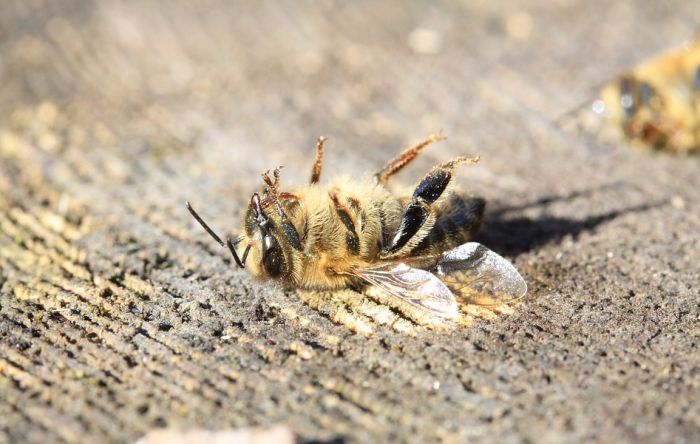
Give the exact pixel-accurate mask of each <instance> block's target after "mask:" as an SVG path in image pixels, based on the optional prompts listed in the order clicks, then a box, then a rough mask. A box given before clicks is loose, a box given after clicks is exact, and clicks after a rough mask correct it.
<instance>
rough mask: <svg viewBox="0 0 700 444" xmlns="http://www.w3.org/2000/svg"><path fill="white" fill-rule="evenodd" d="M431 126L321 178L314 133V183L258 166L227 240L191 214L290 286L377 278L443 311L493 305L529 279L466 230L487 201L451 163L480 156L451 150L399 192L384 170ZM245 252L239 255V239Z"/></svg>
mask: <svg viewBox="0 0 700 444" xmlns="http://www.w3.org/2000/svg"><path fill="white" fill-rule="evenodd" d="M443 138H444V137H443V136H442V135H441V134H438V135H433V136H431V137H429V138H428V139H426V140H424V141H423V142H421V143H419V144H418V145H416V146H414V147H412V148H409V149H407V150H405V151H403V152H401V153H400V154H399V155H398V156H396V157H395V158H394V159H393V160H391V161H390V162H389V163H388V164H387V165H386V166H385V167H384V168H383V169H382V170H381V171H379V172H378V173H377V174H375V175H374V177H373V179H370V180H366V181H363V182H354V181H351V180H348V179H339V180H336V181H334V182H332V183H331V184H329V185H326V186H322V185H319V183H318V182H319V178H320V175H321V167H322V163H323V146H324V142H325V139H324V138H320V139H319V140H318V143H317V148H316V160H315V162H314V165H313V170H312V173H311V180H310V184H309V185H307V186H303V187H300V188H297V189H295V190H293V191H290V192H283V191H281V190H280V169H279V168H277V169H275V170H274V172H273V174H272V177H271V176H270V174H269V172H267V173H264V174H263V181H264V183H265V188H264V191H263V193H262V195H260V194H258V193H255V194H253V196H252V198H251V200H250V205H249V206H248V209H247V212H246V214H245V217H244V219H243V227H242V230H241V234H240V235H239V236H238V237H236V238H235V239H234V240H231V239H229V240H227V242H226V243H224V242H223V241H222V240H221V238H220V237H219V236H218V235H217V234H216V233H214V231H212V229H211V228H209V226H208V225H207V224H206V223H205V222H204V221H203V220H202V218H201V217H200V216H199V215H198V214H197V213H196V212H195V211H194V209H193V208H192V207H191V206H190V204H189V202H188V203H187V208H188V210H189V211H190V213H191V214H192V216H193V217H194V218H195V219H196V220H197V222H199V223H200V225H202V227H204V229H205V230H206V231H207V232H208V233H209V234H210V235H211V237H213V238H214V240H216V241H217V242H218V243H219V244H220V245H221V246H227V247H228V249H229V250H230V252H231V255H232V256H233V259H234V261H235V262H236V264H237V265H238V266H239V267H241V268H245V267H247V268H248V269H249V270H250V272H251V273H252V274H253V275H255V276H258V277H261V278H271V279H275V280H277V281H279V282H281V283H282V284H284V285H285V286H287V287H290V288H298V289H307V290H337V289H341V288H348V287H350V288H355V289H358V290H362V289H363V287H366V286H368V285H373V286H376V287H378V288H380V289H381V290H384V292H386V293H389V294H390V295H393V296H395V297H398V298H400V299H401V300H403V301H406V302H409V303H411V304H413V305H415V306H418V307H422V308H423V309H425V310H428V311H429V312H431V313H433V314H436V315H439V316H442V317H447V318H450V317H455V316H456V315H457V313H458V309H457V302H456V300H455V295H457V296H459V297H461V298H463V299H464V300H465V301H466V302H469V303H475V304H481V305H499V304H501V303H504V302H508V301H512V300H514V299H518V298H520V297H522V296H524V295H525V293H526V292H527V286H526V284H525V281H524V280H523V279H522V277H521V276H520V275H519V274H518V272H517V270H516V269H515V268H514V267H513V266H512V265H511V264H510V263H509V262H508V261H506V260H505V259H503V258H502V257H501V256H499V255H497V254H496V253H494V252H492V251H491V250H489V249H487V248H486V247H484V246H482V245H480V244H477V243H465V242H467V241H468V240H469V239H471V238H472V236H473V234H474V232H475V231H476V230H477V228H478V227H479V225H480V223H481V218H482V214H483V211H484V206H485V202H484V200H483V199H481V198H478V197H472V196H468V195H465V194H461V193H449V192H448V191H450V188H452V185H453V182H454V180H453V179H454V178H453V173H454V170H455V168H456V167H457V166H459V165H462V164H475V163H477V162H478V158H470V157H457V158H456V159H454V160H451V161H449V162H445V163H443V164H441V165H438V166H436V167H434V168H433V169H432V170H431V171H430V172H429V173H428V174H427V175H426V176H425V177H424V178H423V179H422V180H421V181H420V182H419V183H418V186H417V187H416V188H415V191H414V192H413V195H412V196H408V197H397V196H395V195H393V194H392V193H391V192H390V191H389V190H388V189H387V187H386V183H387V181H388V179H389V178H390V177H391V176H392V175H394V174H395V173H397V172H398V171H399V170H401V169H402V168H403V167H405V166H406V165H407V164H408V163H409V162H410V161H412V160H413V159H414V158H415V157H416V156H417V155H418V153H419V152H420V151H421V150H422V149H423V148H425V147H426V146H428V145H429V144H431V143H433V142H436V141H439V140H442V139H443ZM239 245H241V246H244V247H245V248H244V249H243V254H242V255H240V256H239V254H238V251H237V247H238V246H239Z"/></svg>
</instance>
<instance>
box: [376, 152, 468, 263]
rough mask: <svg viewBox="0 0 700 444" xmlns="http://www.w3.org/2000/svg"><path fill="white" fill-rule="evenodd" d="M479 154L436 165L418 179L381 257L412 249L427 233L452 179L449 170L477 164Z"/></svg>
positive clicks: (388, 256) (402, 253) (431, 226)
mask: <svg viewBox="0 0 700 444" xmlns="http://www.w3.org/2000/svg"><path fill="white" fill-rule="evenodd" d="M478 161H479V158H478V157H474V158H472V157H458V158H456V159H454V160H451V161H449V162H446V163H443V164H441V165H438V166H437V167H435V168H433V169H432V170H430V172H429V173H428V174H427V175H426V176H425V177H424V178H423V180H421V181H420V183H419V184H418V186H417V187H416V189H415V191H414V192H413V196H412V197H411V201H410V202H409V203H408V205H407V206H406V208H405V209H404V213H403V217H402V219H401V225H400V226H399V229H398V230H397V232H396V234H395V235H394V238H393V240H392V241H391V244H390V245H389V246H388V247H385V248H383V249H382V251H381V252H380V254H379V257H380V258H381V259H389V258H392V257H399V256H401V255H404V254H405V253H408V252H410V251H411V250H413V248H414V247H415V246H417V245H418V244H419V243H420V242H421V241H422V240H423V239H424V238H425V237H426V236H427V235H428V233H430V231H431V229H432V228H433V225H434V224H435V219H436V215H437V207H438V205H439V203H440V202H439V201H440V198H441V197H442V196H443V194H444V193H445V190H446V189H447V187H448V186H449V185H450V183H451V182H452V171H453V170H454V169H455V168H456V167H457V166H458V165H460V164H463V163H472V164H473V163H477V162H478Z"/></svg>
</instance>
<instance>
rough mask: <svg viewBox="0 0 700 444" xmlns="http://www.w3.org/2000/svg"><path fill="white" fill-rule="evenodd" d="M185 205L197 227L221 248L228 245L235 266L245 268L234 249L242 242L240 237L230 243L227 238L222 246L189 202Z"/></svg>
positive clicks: (219, 239)
mask: <svg viewBox="0 0 700 444" xmlns="http://www.w3.org/2000/svg"><path fill="white" fill-rule="evenodd" d="M185 204H186V205H187V209H188V210H189V212H190V214H191V215H192V217H194V218H195V220H196V221H197V222H199V225H201V226H202V228H204V230H205V231H206V232H207V233H209V236H211V237H212V238H213V239H214V240H215V241H216V242H218V243H219V245H221V246H222V247H225V246H227V245H228V249H229V251H231V255H233V260H235V261H236V265H238V266H239V267H241V268H245V266H244V265H243V262H241V260H240V258H239V257H238V254H237V253H236V248H235V245H236V244H238V243H239V242H240V241H241V240H242V237H240V236H239V237H237V238H236V240H235V241H232V240H231V239H230V238H229V239H227V240H226V243H225V244H224V242H223V241H222V240H221V238H220V237H219V236H218V235H217V234H216V233H215V232H214V230H212V229H211V228H209V225H207V223H206V222H204V220H202V218H201V216H200V215H199V214H197V212H196V211H195V210H194V208H192V205H190V203H189V202H185Z"/></svg>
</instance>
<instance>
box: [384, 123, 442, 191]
mask: <svg viewBox="0 0 700 444" xmlns="http://www.w3.org/2000/svg"><path fill="white" fill-rule="evenodd" d="M444 139H445V136H444V135H443V134H442V133H441V132H440V133H437V134H431V135H430V136H429V137H428V138H427V139H425V140H423V141H422V142H420V143H418V144H417V145H415V146H412V147H410V148H407V149H405V150H403V151H401V152H400V153H399V154H398V155H397V156H396V157H394V158H393V159H391V161H389V163H387V164H386V165H385V166H384V168H382V170H381V171H379V172H378V173H377V174H375V175H374V179H375V180H376V181H377V182H378V183H386V181H387V180H389V177H390V176H392V175H394V174H396V173H398V172H399V171H400V170H401V169H402V168H403V167H405V166H406V165H408V164H409V163H410V162H411V161H412V160H413V159H415V158H416V157H418V153H420V152H421V150H422V149H423V148H425V147H426V146H428V145H430V144H431V143H434V142H439V141H441V140H444Z"/></svg>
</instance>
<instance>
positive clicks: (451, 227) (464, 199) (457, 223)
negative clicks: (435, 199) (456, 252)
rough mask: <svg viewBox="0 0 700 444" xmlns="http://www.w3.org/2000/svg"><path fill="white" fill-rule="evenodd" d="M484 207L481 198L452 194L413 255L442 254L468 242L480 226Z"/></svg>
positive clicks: (484, 203)
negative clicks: (433, 252) (432, 252)
mask: <svg viewBox="0 0 700 444" xmlns="http://www.w3.org/2000/svg"><path fill="white" fill-rule="evenodd" d="M485 207H486V202H485V201H484V199H482V198H479V197H472V196H464V195H459V194H453V195H452V196H450V198H449V200H448V201H446V202H445V203H444V204H443V206H442V208H440V210H438V214H437V218H436V220H435V225H434V226H433V228H432V230H430V232H429V233H428V235H427V236H426V237H425V238H424V239H423V240H422V241H421V243H420V244H418V246H417V247H416V248H415V250H413V254H424V253H428V252H431V251H435V252H442V251H445V250H449V249H451V248H454V247H456V246H459V245H461V244H463V243H465V242H468V241H470V240H471V239H472V238H473V236H474V234H475V233H476V231H477V230H478V229H479V225H481V218H482V215H483V213H484V208H485Z"/></svg>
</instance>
